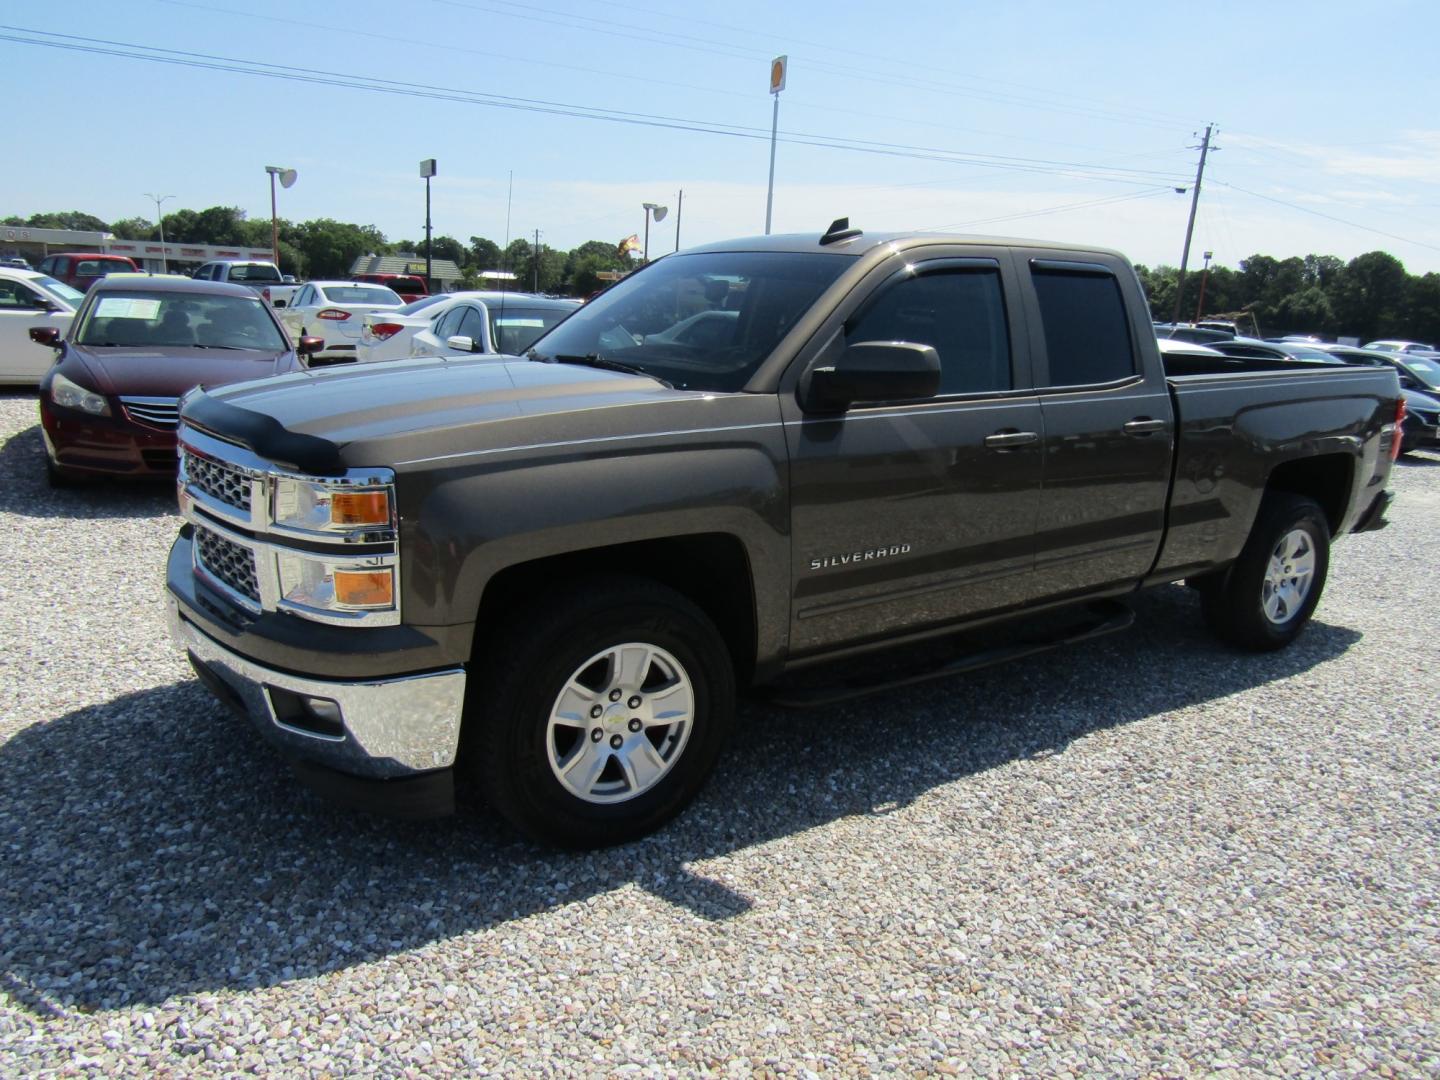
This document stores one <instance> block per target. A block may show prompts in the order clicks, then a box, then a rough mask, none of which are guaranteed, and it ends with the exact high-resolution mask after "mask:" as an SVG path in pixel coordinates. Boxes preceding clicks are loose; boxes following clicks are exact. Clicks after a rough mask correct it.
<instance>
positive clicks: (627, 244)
mask: <svg viewBox="0 0 1440 1080" xmlns="http://www.w3.org/2000/svg"><path fill="white" fill-rule="evenodd" d="M639 250H640V234H639V233H631V234H630V235H629V236H627V237H626V238H625V239H624V240H621V241H620V246H619V252H620V254H621V255H626V254H629V253H630V252H632V251H639Z"/></svg>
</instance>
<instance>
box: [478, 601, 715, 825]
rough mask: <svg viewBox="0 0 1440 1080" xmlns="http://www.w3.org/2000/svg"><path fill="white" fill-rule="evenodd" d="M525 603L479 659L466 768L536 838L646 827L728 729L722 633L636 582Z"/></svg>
mask: <svg viewBox="0 0 1440 1080" xmlns="http://www.w3.org/2000/svg"><path fill="white" fill-rule="evenodd" d="M533 609H534V610H535V611H536V612H537V614H536V615H535V616H534V617H532V618H531V619H530V620H528V621H527V622H526V623H525V624H523V625H522V626H520V627H518V628H517V631H516V632H515V633H513V634H512V633H509V632H508V631H507V632H506V633H505V634H504V635H503V639H502V640H504V641H505V642H506V644H504V645H502V646H501V647H499V648H498V649H496V650H495V653H494V655H493V656H492V657H491V658H490V662H489V663H483V664H478V665H475V667H476V668H477V669H478V670H477V671H476V674H477V675H478V676H479V677H478V678H474V677H472V679H471V680H470V682H471V693H470V695H469V701H468V702H467V708H466V720H465V725H464V729H465V752H466V757H467V759H468V763H469V764H468V765H467V768H469V769H470V771H471V772H472V774H473V775H474V776H475V778H476V779H477V780H478V781H479V783H480V785H481V788H482V791H483V793H484V795H485V797H486V798H487V799H489V801H490V802H491V804H492V805H493V806H494V807H495V808H496V809H497V810H499V811H500V813H501V814H503V815H504V816H505V817H506V818H508V819H509V820H510V821H511V822H512V823H513V824H514V825H515V826H516V827H518V828H519V829H520V830H521V831H522V832H524V833H526V834H528V835H529V836H531V837H533V838H535V839H537V840H540V841H542V842H545V843H549V844H555V845H559V846H562V847H571V848H594V847H604V846H606V845H609V844H618V843H623V842H625V841H627V840H633V839H636V838H638V837H641V836H644V835H645V834H647V833H649V832H652V831H654V830H655V829H656V828H658V827H659V826H660V825H662V824H663V823H664V822H666V821H667V820H669V819H670V818H671V817H673V816H674V815H675V814H676V813H678V812H679V811H680V810H681V809H682V808H683V807H684V806H685V805H686V804H687V803H689V802H690V800H691V799H693V798H694V797H695V795H696V793H697V792H698V791H699V790H700V788H701V786H702V785H703V784H704V782H705V780H706V778H707V777H708V776H709V774H710V771H711V770H712V769H713V768H714V765H715V761H716V759H717V757H718V756H719V753H720V749H721V746H722V745H723V743H724V740H725V736H726V734H727V733H728V731H729V729H730V726H731V723H732V721H733V717H734V710H735V675H734V670H733V668H732V665H731V660H730V653H729V650H728V649H727V647H726V644H725V641H724V639H723V638H722V637H721V635H720V632H719V631H718V630H717V629H716V627H715V624H714V623H713V622H711V620H710V619H709V618H708V617H707V616H706V615H705V613H704V612H703V611H701V610H700V609H699V608H698V607H696V606H695V605H694V604H692V603H691V602H690V601H689V600H687V599H686V598H685V597H683V596H681V595H680V594H679V593H676V592H674V591H672V590H670V589H667V588H664V587H662V586H660V585H658V584H655V583H653V582H649V581H646V580H644V579H629V578H625V579H621V578H607V579H601V580H597V579H587V580H585V581H581V582H574V583H571V584H570V585H569V586H568V587H566V588H564V589H560V590H555V591H552V592H551V593H550V594H549V595H548V596H547V597H544V598H542V599H541V601H540V602H539V603H537V604H535V605H534V608H533ZM482 647H483V646H482Z"/></svg>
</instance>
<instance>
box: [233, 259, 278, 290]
mask: <svg viewBox="0 0 1440 1080" xmlns="http://www.w3.org/2000/svg"><path fill="white" fill-rule="evenodd" d="M230 280H231V281H244V282H247V283H251V284H258V285H280V284H282V282H281V280H280V271H279V270H277V269H275V267H273V266H271V265H270V264H269V263H233V264H232V265H231V267H230Z"/></svg>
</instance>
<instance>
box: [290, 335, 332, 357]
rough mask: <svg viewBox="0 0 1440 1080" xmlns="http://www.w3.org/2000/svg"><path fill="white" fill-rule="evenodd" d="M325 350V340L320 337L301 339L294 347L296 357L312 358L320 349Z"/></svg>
mask: <svg viewBox="0 0 1440 1080" xmlns="http://www.w3.org/2000/svg"><path fill="white" fill-rule="evenodd" d="M323 348H325V339H324V338H322V337H302V338H301V339H300V343H299V344H298V345H296V346H295V355H296V356H314V355H315V354H316V353H318V352H319V351H320V350H321V349H323Z"/></svg>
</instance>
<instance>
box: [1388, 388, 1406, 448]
mask: <svg viewBox="0 0 1440 1080" xmlns="http://www.w3.org/2000/svg"><path fill="white" fill-rule="evenodd" d="M1404 425H1405V399H1404V398H1403V397H1402V398H1397V399H1396V401H1395V435H1394V437H1393V438H1392V439H1391V440H1390V459H1391V460H1392V461H1398V460H1399V459H1400V444H1401V443H1402V442H1404V441H1405V433H1404V431H1402V430H1401V429H1402V428H1403V427H1404Z"/></svg>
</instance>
